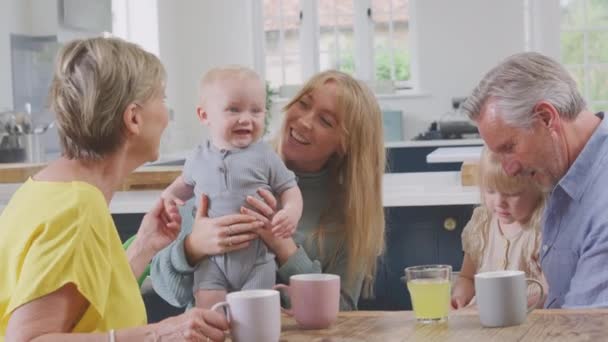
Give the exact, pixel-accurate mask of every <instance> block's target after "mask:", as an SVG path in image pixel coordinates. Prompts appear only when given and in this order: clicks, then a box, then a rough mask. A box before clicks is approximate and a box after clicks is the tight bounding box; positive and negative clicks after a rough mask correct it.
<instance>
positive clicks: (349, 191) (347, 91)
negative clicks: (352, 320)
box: [275, 70, 386, 297]
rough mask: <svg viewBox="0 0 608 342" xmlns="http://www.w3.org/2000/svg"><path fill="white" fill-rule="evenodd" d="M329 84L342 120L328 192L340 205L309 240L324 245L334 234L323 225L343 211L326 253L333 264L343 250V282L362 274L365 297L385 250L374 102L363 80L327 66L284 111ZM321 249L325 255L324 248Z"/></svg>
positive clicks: (380, 144)
mask: <svg viewBox="0 0 608 342" xmlns="http://www.w3.org/2000/svg"><path fill="white" fill-rule="evenodd" d="M328 82H335V84H336V85H337V87H336V88H337V96H338V101H337V110H338V112H339V113H338V115H339V117H340V118H341V119H340V126H341V130H342V136H341V149H340V151H341V152H340V153H336V154H335V155H334V156H332V157H331V158H330V160H329V163H328V167H329V173H330V184H331V186H332V187H335V188H334V189H331V191H330V192H329V193H330V196H332V197H331V198H330V200H331V203H336V204H337V205H338V206H339V207H338V208H335V207H332V208H331V209H329V208H328V209H327V210H326V212H324V213H322V216H321V221H320V225H319V227H318V228H317V230H316V232H315V234H314V235H313V238H315V239H317V242H318V243H319V246H320V247H322V246H323V245H322V242H323V240H324V238H325V236H326V235H328V234H332V233H335V232H333V231H330V230H329V229H327V228H326V227H327V225H328V223H329V221H330V220H332V219H335V213H336V212H337V213H339V214H340V215H342V217H338V218H337V219H338V222H339V223H340V224H341V227H340V229H341V230H342V231H343V232H344V239H340V240H338V246H337V248H335V249H334V250H331V251H327V252H328V253H329V254H330V255H327V257H328V260H329V263H330V265H331V263H334V262H335V261H336V259H337V257H338V255H339V254H340V253H341V252H343V251H344V250H346V259H347V265H346V274H347V278H348V279H346V281H353V280H354V279H355V278H356V276H357V274H359V273H363V276H364V278H363V280H364V282H363V284H364V286H363V296H364V297H369V296H370V295H371V294H372V292H373V291H372V290H373V280H374V275H375V273H376V262H377V258H378V256H380V255H381V254H382V252H383V251H384V224H385V222H384V209H383V204H382V178H383V175H384V170H385V167H386V159H385V150H384V135H383V129H382V112H381V111H380V107H379V105H378V102H377V101H376V98H375V96H374V95H373V94H372V92H371V91H370V90H369V89H368V88H367V86H365V85H364V84H362V83H360V82H359V81H357V80H355V79H354V78H352V77H351V76H349V75H348V74H345V73H343V72H339V71H335V70H329V71H324V72H321V73H318V74H316V75H315V76H313V77H312V78H311V79H310V80H309V81H308V82H307V83H306V84H305V85H304V87H302V89H300V91H299V92H298V94H297V95H296V96H295V97H294V98H293V99H292V100H291V101H290V102H289V103H288V104H287V105H286V106H285V108H284V109H283V110H284V111H287V109H289V108H290V107H291V106H292V105H294V104H296V103H297V102H298V101H299V100H300V98H302V96H304V95H306V94H308V93H310V92H311V91H312V90H313V89H316V88H317V87H319V86H321V85H324V84H326V83H328ZM284 124H285V123H284ZM284 131H285V127H282V129H281V131H280V133H279V135H278V137H277V140H276V141H275V143H276V146H277V148H278V151H279V153H281V150H280V148H281V146H282V141H281V140H282V138H283V137H282V134H284ZM336 209H338V210H336ZM330 211H331V212H330ZM319 249H320V250H321V253H323V249H322V248H319ZM323 257H324V256H323Z"/></svg>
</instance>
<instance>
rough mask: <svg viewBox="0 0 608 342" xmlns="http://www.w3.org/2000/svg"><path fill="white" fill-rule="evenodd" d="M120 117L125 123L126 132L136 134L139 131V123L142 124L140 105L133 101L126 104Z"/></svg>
mask: <svg viewBox="0 0 608 342" xmlns="http://www.w3.org/2000/svg"><path fill="white" fill-rule="evenodd" d="M122 119H123V121H124V124H125V128H126V131H127V134H133V135H137V134H139V133H140V132H141V125H142V124H143V117H142V115H141V107H140V106H139V105H137V104H135V103H131V104H129V105H128V106H127V108H126V109H125V111H124V113H123V114H122Z"/></svg>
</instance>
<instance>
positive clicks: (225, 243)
mask: <svg viewBox="0 0 608 342" xmlns="http://www.w3.org/2000/svg"><path fill="white" fill-rule="evenodd" d="M208 208H209V199H208V198H207V196H205V195H203V196H202V197H201V203H200V205H199V207H198V209H197V211H196V216H195V218H194V223H193V225H192V233H190V235H188V237H187V238H186V240H185V241H184V248H185V251H186V257H187V258H188V262H189V263H190V264H191V265H196V264H198V262H199V261H200V260H201V259H202V258H204V257H205V256H207V255H217V254H222V253H227V252H231V251H234V250H238V249H243V248H245V247H247V246H248V245H249V242H250V241H251V240H253V239H255V238H257V234H256V233H254V231H255V230H256V229H258V228H260V227H263V226H264V223H263V222H260V221H259V220H257V219H256V218H255V217H253V216H250V215H244V214H234V215H226V216H222V217H216V218H209V217H208Z"/></svg>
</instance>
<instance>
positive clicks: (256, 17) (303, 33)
mask: <svg viewBox="0 0 608 342" xmlns="http://www.w3.org/2000/svg"><path fill="white" fill-rule="evenodd" d="M318 1H319V0H300V10H301V25H300V29H299V32H300V56H301V61H302V80H303V81H305V80H307V79H308V78H310V77H311V76H312V75H314V74H315V73H317V72H319V70H320V62H319V55H320V51H319V39H320V32H319V31H320V28H319V21H318V4H319V2H318ZM415 1H416V0H409V3H408V6H409V22H408V40H409V44H408V51H409V54H410V55H409V60H410V79H409V80H407V81H394V85H395V91H396V92H397V91H398V92H401V91H407V92H410V91H417V90H418V85H419V83H418V64H417V54H416V52H415V51H416V50H417V49H416V46H417V40H416V19H415V8H416V6H415V4H414V2H415ZM248 4H249V6H250V10H251V13H252V20H251V22H252V25H253V26H252V45H253V49H252V50H253V54H254V56H253V59H254V62H253V65H254V68H255V69H256V71H257V72H258V73H260V75H266V64H265V63H266V61H265V36H264V4H263V0H252V1H250V2H248ZM368 9H371V0H353V12H354V14H353V16H354V17H353V36H354V37H355V41H354V63H355V66H356V67H355V74H354V77H356V78H358V79H360V80H364V81H366V82H375V81H376V80H375V76H376V75H375V71H376V70H375V69H376V68H375V60H374V23H373V13H372V15H371V16H368ZM391 41H392V40H391ZM302 51H307V53H306V55H304V54H303V53H302ZM283 85H286V84H281V85H278V87H281V86H283ZM273 86H274V85H273Z"/></svg>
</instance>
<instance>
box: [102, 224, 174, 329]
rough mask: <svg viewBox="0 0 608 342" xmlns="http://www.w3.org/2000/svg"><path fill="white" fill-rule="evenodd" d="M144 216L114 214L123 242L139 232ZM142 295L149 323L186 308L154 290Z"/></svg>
mask: <svg viewBox="0 0 608 342" xmlns="http://www.w3.org/2000/svg"><path fill="white" fill-rule="evenodd" d="M143 216H144V215H143V214H119V215H112V218H113V219H114V224H115V225H116V227H117V229H118V235H120V239H121V240H122V242H125V241H126V240H127V239H128V238H130V237H131V236H133V235H135V234H136V233H137V230H138V229H139V225H140V223H141V220H142V218H143ZM142 297H143V300H144V304H145V305H146V312H147V314H148V323H155V322H158V321H161V320H163V319H165V318H167V317H170V316H175V315H179V314H180V313H182V312H184V309H181V308H176V307H173V306H171V305H170V304H169V303H167V302H165V300H164V299H162V298H160V297H159V296H158V295H157V294H156V292H154V291H149V292H145V293H143V294H142Z"/></svg>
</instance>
